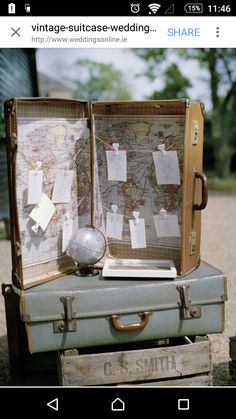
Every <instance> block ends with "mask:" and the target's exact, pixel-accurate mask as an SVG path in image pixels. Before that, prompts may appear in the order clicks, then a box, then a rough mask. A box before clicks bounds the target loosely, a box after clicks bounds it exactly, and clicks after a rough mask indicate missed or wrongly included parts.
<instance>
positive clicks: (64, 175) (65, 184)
mask: <svg viewBox="0 0 236 419" xmlns="http://www.w3.org/2000/svg"><path fill="white" fill-rule="evenodd" d="M72 180H73V170H59V171H58V172H57V175H56V179H55V184H54V188H53V194H52V202H54V203H57V204H59V203H61V202H70V198H71V185H72Z"/></svg>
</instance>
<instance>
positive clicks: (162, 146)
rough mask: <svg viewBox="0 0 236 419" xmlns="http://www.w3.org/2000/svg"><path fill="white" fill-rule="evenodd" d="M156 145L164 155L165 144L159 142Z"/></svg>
mask: <svg viewBox="0 0 236 419" xmlns="http://www.w3.org/2000/svg"><path fill="white" fill-rule="evenodd" d="M157 147H158V150H160V151H161V152H162V155H163V156H165V155H166V146H165V144H159V145H158V146H157Z"/></svg>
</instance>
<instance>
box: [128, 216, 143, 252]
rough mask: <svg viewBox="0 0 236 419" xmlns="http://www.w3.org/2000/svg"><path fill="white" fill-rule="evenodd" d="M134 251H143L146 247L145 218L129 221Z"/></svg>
mask: <svg viewBox="0 0 236 419" xmlns="http://www.w3.org/2000/svg"><path fill="white" fill-rule="evenodd" d="M129 228H130V235H131V246H132V249H141V248H144V247H146V246H147V245H146V232H145V222H144V218H139V219H138V220H137V221H136V220H129Z"/></svg>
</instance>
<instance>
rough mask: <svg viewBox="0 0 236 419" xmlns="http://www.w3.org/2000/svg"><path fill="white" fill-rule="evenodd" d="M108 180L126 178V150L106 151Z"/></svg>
mask: <svg viewBox="0 0 236 419" xmlns="http://www.w3.org/2000/svg"><path fill="white" fill-rule="evenodd" d="M106 157H107V176H108V180H120V181H123V182H126V180H127V158H126V151H110V150H109V151H106Z"/></svg>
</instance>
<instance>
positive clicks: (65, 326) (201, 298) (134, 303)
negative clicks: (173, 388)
mask: <svg viewBox="0 0 236 419" xmlns="http://www.w3.org/2000/svg"><path fill="white" fill-rule="evenodd" d="M16 292H18V293H20V303H21V304H20V305H21V316H22V320H23V321H24V322H25V327H26V332H27V339H28V348H29V351H30V352H32V353H34V352H44V351H53V350H61V349H66V348H82V347H93V346H99V345H114V344H120V343H131V342H139V341H151V340H158V339H163V338H170V337H179V336H185V335H187V336H193V335H202V334H208V333H220V332H222V331H223V329H224V307H225V304H224V303H225V301H226V300H227V293H226V278H225V276H224V275H223V274H222V272H220V271H219V270H218V269H216V268H214V267H212V266H210V265H208V264H207V263H205V262H201V264H200V266H199V267H198V268H197V269H196V270H195V271H193V272H192V273H190V274H188V275H186V276H185V277H183V278H181V279H180V278H177V279H175V280H159V281H156V280H152V281H150V280H138V279H136V280H124V279H123V280H117V279H116V280H109V281H107V280H105V279H104V278H102V276H101V275H99V274H98V275H97V276H95V277H90V278H89V277H78V276H76V275H74V274H73V275H67V276H64V277H63V278H59V279H56V280H54V281H50V282H48V283H44V284H41V285H38V286H35V287H33V288H30V289H27V290H24V291H23V290H22V291H19V290H18V289H16Z"/></svg>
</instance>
